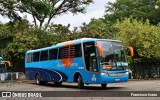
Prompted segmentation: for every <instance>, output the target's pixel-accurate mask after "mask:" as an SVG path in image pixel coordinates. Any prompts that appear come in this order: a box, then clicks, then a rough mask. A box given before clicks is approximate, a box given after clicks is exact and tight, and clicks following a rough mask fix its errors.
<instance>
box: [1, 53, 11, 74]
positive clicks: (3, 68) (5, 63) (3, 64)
mask: <svg viewBox="0 0 160 100" xmlns="http://www.w3.org/2000/svg"><path fill="white" fill-rule="evenodd" d="M10 66H11V64H10V62H9V61H5V60H4V59H3V57H2V56H0V73H6V72H7V67H10Z"/></svg>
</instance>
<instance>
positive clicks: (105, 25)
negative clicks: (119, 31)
mask: <svg viewBox="0 0 160 100" xmlns="http://www.w3.org/2000/svg"><path fill="white" fill-rule="evenodd" d="M81 31H82V32H81V35H82V34H83V35H82V37H89V38H91V37H92V38H110V39H111V38H113V37H114V31H115V29H114V28H113V27H112V23H111V22H109V21H106V20H105V19H103V18H100V19H92V20H91V22H90V23H89V24H88V25H87V24H85V23H84V24H83V26H82V27H81Z"/></svg>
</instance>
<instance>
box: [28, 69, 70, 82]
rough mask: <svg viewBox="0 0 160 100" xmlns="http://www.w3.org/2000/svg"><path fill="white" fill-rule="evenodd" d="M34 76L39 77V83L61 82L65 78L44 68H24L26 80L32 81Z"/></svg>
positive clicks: (65, 77) (65, 78)
mask: <svg viewBox="0 0 160 100" xmlns="http://www.w3.org/2000/svg"><path fill="white" fill-rule="evenodd" d="M36 74H39V75H40V79H41V81H52V82H63V81H66V80H67V76H66V75H65V74H63V73H62V72H59V71H56V70H50V69H44V68H26V78H27V79H30V80H33V79H35V76H36Z"/></svg>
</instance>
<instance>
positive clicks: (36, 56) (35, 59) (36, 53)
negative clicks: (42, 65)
mask: <svg viewBox="0 0 160 100" xmlns="http://www.w3.org/2000/svg"><path fill="white" fill-rule="evenodd" d="M39 54H40V52H35V53H33V62H38V61H39Z"/></svg>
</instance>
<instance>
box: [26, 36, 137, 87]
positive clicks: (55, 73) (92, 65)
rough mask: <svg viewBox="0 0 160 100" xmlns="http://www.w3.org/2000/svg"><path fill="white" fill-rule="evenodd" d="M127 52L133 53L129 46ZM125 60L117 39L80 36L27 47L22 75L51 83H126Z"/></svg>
mask: <svg viewBox="0 0 160 100" xmlns="http://www.w3.org/2000/svg"><path fill="white" fill-rule="evenodd" d="M127 48H129V49H128V51H129V55H128V56H133V54H134V52H133V48H132V47H127ZM128 71H129V70H128V63H127V55H126V53H125V47H124V46H123V44H122V42H121V41H119V40H111V39H96V38H81V39H77V40H72V41H66V42H62V43H58V44H56V45H53V46H50V47H46V48H41V49H36V50H29V51H27V52H26V54H25V74H26V78H27V79H28V80H35V81H36V84H45V83H47V82H54V84H55V85H61V84H62V82H69V83H77V85H78V88H83V87H84V84H87V85H89V84H101V86H102V87H103V88H105V87H106V86H107V84H109V83H119V82H127V80H128Z"/></svg>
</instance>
